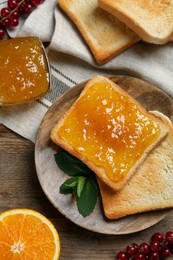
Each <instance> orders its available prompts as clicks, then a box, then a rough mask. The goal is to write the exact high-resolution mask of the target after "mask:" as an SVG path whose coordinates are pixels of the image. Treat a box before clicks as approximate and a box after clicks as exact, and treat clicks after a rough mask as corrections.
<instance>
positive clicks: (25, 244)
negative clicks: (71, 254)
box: [0, 209, 60, 260]
mask: <svg viewBox="0 0 173 260" xmlns="http://www.w3.org/2000/svg"><path fill="white" fill-rule="evenodd" d="M59 255H60V241H59V235H58V232H57V230H56V229H55V227H54V226H53V224H52V223H51V222H50V221H49V220H48V219H47V218H46V217H44V216H43V215H41V214H40V213H38V212H37V211H34V210H30V209H12V210H8V211H5V212H3V213H1V214H0V259H1V260H8V259H11V260H18V259H20V260H23V259H25V260H31V259H32V260H33V259H34V260H57V259H59Z"/></svg>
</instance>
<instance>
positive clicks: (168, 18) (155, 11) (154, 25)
mask: <svg viewBox="0 0 173 260" xmlns="http://www.w3.org/2000/svg"><path fill="white" fill-rule="evenodd" d="M98 4H99V6H100V7H101V8H102V9H104V10H106V11H107V12H109V13H110V14H112V15H114V16H116V17H117V18H118V19H119V20H120V21H122V22H124V23H125V24H128V26H129V27H130V28H131V29H132V30H133V31H134V32H136V34H137V35H139V37H140V38H141V39H143V40H144V41H146V42H150V43H155V44H164V43H166V42H168V41H169V40H170V39H171V38H172V36H173V1H172V0H160V1H158V0H151V1H148V0H133V1H131V0H116V1H114V0H98Z"/></svg>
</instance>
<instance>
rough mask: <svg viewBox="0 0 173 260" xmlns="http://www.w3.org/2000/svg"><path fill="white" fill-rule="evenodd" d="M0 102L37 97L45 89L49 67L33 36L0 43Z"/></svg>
mask: <svg viewBox="0 0 173 260" xmlns="http://www.w3.org/2000/svg"><path fill="white" fill-rule="evenodd" d="M0 53H1V55H0V104H2V105H12V104H18V103H23V102H26V101H28V100H32V99H36V98H39V97H40V96H42V95H44V94H45V93H46V92H47V91H48V90H49V83H50V82H49V69H48V64H47V60H46V58H45V54H44V51H43V47H42V43H41V41H40V40H39V39H38V38H37V37H24V38H16V39H10V40H6V41H2V42H0Z"/></svg>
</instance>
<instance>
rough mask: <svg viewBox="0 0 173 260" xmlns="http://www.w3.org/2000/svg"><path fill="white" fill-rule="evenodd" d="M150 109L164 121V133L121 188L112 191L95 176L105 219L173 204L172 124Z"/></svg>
mask: <svg viewBox="0 0 173 260" xmlns="http://www.w3.org/2000/svg"><path fill="white" fill-rule="evenodd" d="M152 113H153V114H154V115H155V116H156V117H158V118H160V119H161V120H162V121H163V122H164V124H165V125H167V127H168V128H169V134H168V136H167V137H166V138H165V139H164V140H163V142H161V143H160V145H158V146H157V147H156V148H155V149H154V150H153V151H152V152H151V153H150V154H149V155H148V156H147V158H146V160H145V161H144V162H143V164H141V166H140V167H139V169H138V170H137V171H136V173H135V174H134V175H133V176H132V178H131V179H130V181H129V182H128V183H127V185H126V186H125V187H124V188H123V189H122V190H121V191H118V192H113V191H112V190H111V189H110V188H109V187H108V186H107V185H105V184H104V183H103V182H102V181H101V180H100V179H98V184H99V187H100V193H101V197H102V203H103V209H104V213H105V216H106V217H107V218H109V219H119V218H122V217H124V216H127V215H132V214H137V213H141V212H147V211H153V210H160V209H166V208H172V207H173V184H172V176H173V124H172V122H171V121H170V119H169V118H168V117H166V116H165V115H163V114H162V113H160V112H158V111H152Z"/></svg>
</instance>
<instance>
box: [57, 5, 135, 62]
mask: <svg viewBox="0 0 173 260" xmlns="http://www.w3.org/2000/svg"><path fill="white" fill-rule="evenodd" d="M58 4H59V6H60V8H61V9H62V10H63V11H64V12H65V13H66V14H67V15H68V16H69V18H70V19H71V20H72V21H73V22H74V24H75V25H76V27H77V28H78V30H79V31H80V33H81V35H82V36H83V38H84V39H85V41H86V43H87V44H88V46H89V48H90V50H91V51H92V53H93V56H94V57H95V60H96V61H97V63H98V64H104V63H106V62H108V61H109V60H110V59H112V58H113V57H115V56H116V55H118V54H119V53H121V52H122V51H123V50H125V49H127V48H128V47H130V46H132V45H133V44H134V43H136V42H138V41H139V40H140V38H139V37H138V36H137V35H136V34H135V33H134V32H133V31H131V30H130V29H129V28H128V27H127V26H126V25H125V24H123V23H122V22H120V21H119V20H118V19H117V18H116V17H114V16H112V15H110V14H109V13H107V12H105V11H104V10H102V9H101V8H99V6H98V3H97V0H92V1H91V0H90V1H89V0H88V1H84V0H78V1H75V0H59V1H58Z"/></svg>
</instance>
